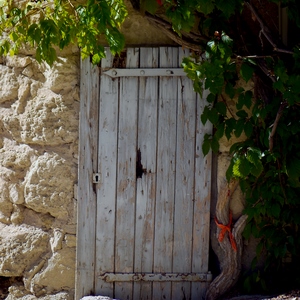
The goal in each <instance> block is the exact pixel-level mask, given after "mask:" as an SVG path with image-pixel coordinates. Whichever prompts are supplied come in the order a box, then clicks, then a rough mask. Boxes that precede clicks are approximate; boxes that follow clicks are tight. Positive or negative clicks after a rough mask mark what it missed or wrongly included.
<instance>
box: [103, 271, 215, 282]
mask: <svg viewBox="0 0 300 300" xmlns="http://www.w3.org/2000/svg"><path fill="white" fill-rule="evenodd" d="M99 277H100V278H101V279H102V280H104V281H106V282H116V281H119V282H123V281H134V282H136V281H158V282H159V281H160V282H165V281H172V282H173V281H175V282H176V281H177V282H181V281H192V282H210V281H212V274H211V273H210V272H208V273H207V274H202V273H104V274H102V275H101V276H99Z"/></svg>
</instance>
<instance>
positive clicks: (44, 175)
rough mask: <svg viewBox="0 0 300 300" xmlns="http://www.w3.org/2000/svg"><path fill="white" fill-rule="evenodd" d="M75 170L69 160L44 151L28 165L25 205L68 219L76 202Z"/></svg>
mask: <svg viewBox="0 0 300 300" xmlns="http://www.w3.org/2000/svg"><path fill="white" fill-rule="evenodd" d="M73 180H74V174H73V172H72V170H71V167H70V166H69V165H68V164H67V162H66V160H65V159H63V158H61V157H60V156H58V155H57V154H49V153H47V152H46V153H45V154H44V155H42V156H40V157H39V158H38V159H37V160H36V161H35V162H34V163H33V164H32V165H31V168H30V169H29V171H28V173H27V175H26V178H25V190H24V197H25V205H26V206H27V207H28V208H31V209H33V210H34V211H37V212H41V213H49V214H50V215H52V216H53V217H56V218H59V219H65V220H66V219H67V218H68V215H69V214H68V211H69V207H71V206H72V204H73V201H72V200H73V184H74V182H73Z"/></svg>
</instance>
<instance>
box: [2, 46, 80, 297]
mask: <svg viewBox="0 0 300 300" xmlns="http://www.w3.org/2000/svg"><path fill="white" fill-rule="evenodd" d="M21 53H22V54H21V55H19V56H15V57H4V58H3V59H2V60H1V62H0V80H1V87H0V189H1V193H0V241H1V242H0V276H5V277H6V278H12V279H13V278H18V280H17V283H16V284H13V285H12V286H10V288H9V294H8V296H7V298H6V299H8V300H36V299H42V300H68V299H70V300H71V299H73V296H74V286H75V283H74V281H75V246H76V237H75V233H76V199H75V195H74V186H76V185H77V159H78V154H77V149H78V125H79V123H78V122H79V121H78V120H79V53H78V49H77V48H74V47H70V49H68V50H65V51H64V52H61V53H60V54H59V59H58V62H57V63H55V64H54V65H53V66H52V67H49V66H48V65H47V64H43V63H42V64H39V63H38V62H37V61H36V60H35V57H34V51H33V52H32V51H31V52H30V51H28V50H26V49H23V50H22V51H21ZM27 54H30V55H27ZM3 278H4V277H3ZM12 282H13V280H12Z"/></svg>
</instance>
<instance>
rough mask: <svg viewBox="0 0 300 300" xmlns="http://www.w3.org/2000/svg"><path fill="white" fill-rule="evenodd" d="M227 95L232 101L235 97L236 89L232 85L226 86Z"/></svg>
mask: <svg viewBox="0 0 300 300" xmlns="http://www.w3.org/2000/svg"><path fill="white" fill-rule="evenodd" d="M225 93H226V94H227V95H228V96H229V97H230V98H231V99H232V98H233V97H234V95H235V89H234V88H233V85H232V84H231V83H227V84H226V86H225Z"/></svg>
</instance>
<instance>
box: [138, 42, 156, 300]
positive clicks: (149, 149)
mask: <svg viewBox="0 0 300 300" xmlns="http://www.w3.org/2000/svg"><path fill="white" fill-rule="evenodd" d="M157 64H158V48H141V49H140V67H141V68H147V67H148V68H149V67H152V68H156V67H157ZM139 81H140V82H139V113H138V147H137V148H138V149H139V153H140V157H139V159H140V163H141V165H140V168H141V169H144V173H143V174H141V175H140V176H141V177H140V178H138V179H137V191H136V193H137V194H136V201H137V202H136V224H135V228H136V229H135V232H136V233H135V261H134V271H135V272H150V273H151V272H152V271H153V270H152V269H153V242H154V208H155V191H156V186H155V184H156V139H157V137H156V133H157V105H158V77H148V78H145V77H141V78H140V80H139ZM133 299H140V300H142V299H152V283H151V282H136V283H134V294H133Z"/></svg>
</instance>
